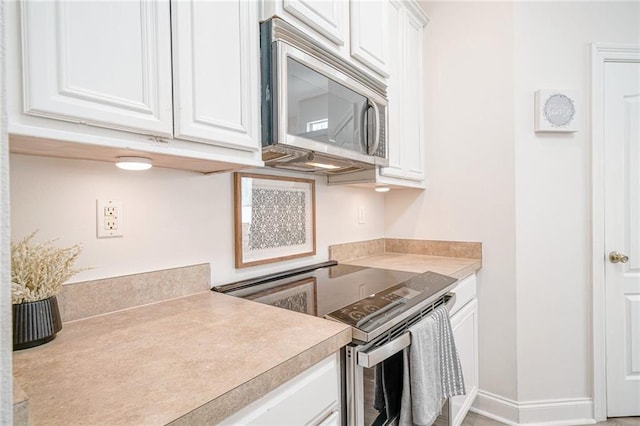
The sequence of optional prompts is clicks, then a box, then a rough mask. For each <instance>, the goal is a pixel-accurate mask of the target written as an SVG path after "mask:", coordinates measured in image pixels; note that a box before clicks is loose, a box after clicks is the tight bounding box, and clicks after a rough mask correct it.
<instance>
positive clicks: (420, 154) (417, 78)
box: [401, 13, 425, 180]
mask: <svg viewBox="0 0 640 426" xmlns="http://www.w3.org/2000/svg"><path fill="white" fill-rule="evenodd" d="M405 16H406V21H405V25H404V71H405V72H404V88H403V92H402V93H403V95H404V96H403V97H402V99H401V101H402V107H403V118H404V120H405V122H404V134H403V137H402V165H403V167H404V169H405V171H406V174H405V176H404V178H405V179H412V180H423V179H424V178H425V173H424V166H425V165H424V129H423V125H422V123H423V121H424V117H423V114H422V112H423V108H422V98H423V95H422V93H423V92H422V80H423V72H422V32H423V28H424V23H423V22H421V21H420V20H419V19H417V17H416V16H414V15H413V14H412V13H407V14H406V15H405Z"/></svg>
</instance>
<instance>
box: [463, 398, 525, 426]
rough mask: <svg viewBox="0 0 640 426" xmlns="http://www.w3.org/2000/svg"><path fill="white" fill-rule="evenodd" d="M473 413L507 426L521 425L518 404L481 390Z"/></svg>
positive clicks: (473, 407)
mask: <svg viewBox="0 0 640 426" xmlns="http://www.w3.org/2000/svg"><path fill="white" fill-rule="evenodd" d="M471 411H473V412H474V413H478V414H480V415H482V416H484V417H488V418H490V419H493V420H496V421H499V422H500V423H504V424H507V425H511V426H517V425H518V424H519V423H518V421H519V418H520V416H519V413H518V403H517V402H516V401H514V400H512V399H509V398H505V397H503V396H500V395H496V394H493V393H491V392H487V391H483V390H479V391H478V396H477V397H476V400H475V401H474V402H473V405H472V406H471Z"/></svg>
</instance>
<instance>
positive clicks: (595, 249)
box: [591, 43, 640, 422]
mask: <svg viewBox="0 0 640 426" xmlns="http://www.w3.org/2000/svg"><path fill="white" fill-rule="evenodd" d="M606 62H638V63H640V45H628V44H604V43H594V44H592V45H591V227H592V229H591V231H592V234H591V235H592V236H591V274H592V285H593V288H592V290H593V291H592V351H593V352H592V386H593V394H592V396H593V416H594V419H595V420H596V422H599V421H602V420H606V419H607V370H606V368H607V364H606V293H605V261H606V258H605V256H606V254H605V249H606V247H605V245H604V237H605V231H604V226H605V220H604V66H605V63H606Z"/></svg>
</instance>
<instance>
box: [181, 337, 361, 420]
mask: <svg viewBox="0 0 640 426" xmlns="http://www.w3.org/2000/svg"><path fill="white" fill-rule="evenodd" d="M350 342H351V329H350V328H345V329H344V330H343V331H341V332H340V333H338V334H335V335H334V336H332V337H330V338H328V339H326V340H325V341H323V342H321V343H319V344H317V345H315V346H313V347H311V348H309V349H307V350H306V351H303V352H302V353H300V354H298V355H297V356H294V357H292V358H289V359H288V360H286V361H284V362H282V363H281V364H279V365H277V366H275V367H273V368H271V369H270V370H268V371H265V372H264V373H262V374H260V375H258V376H256V377H255V378H253V379H251V380H249V381H247V382H245V383H243V384H242V385H240V386H238V387H236V388H234V389H231V390H229V391H228V392H227V393H225V394H223V395H221V396H219V397H218V398H216V399H215V400H213V401H210V402H209V403H207V404H204V405H202V406H200V407H198V408H196V409H195V410H193V411H191V412H189V413H186V414H185V415H183V416H182V417H179V418H178V419H176V420H174V421H173V422H171V423H169V424H170V425H172V426H182V425H184V426H187V425H192V424H215V423H218V422H220V421H222V420H224V419H225V418H227V417H229V416H230V415H232V414H234V413H235V412H237V411H238V410H241V409H243V408H244V407H246V406H248V405H250V404H251V403H253V402H255V401H257V400H259V399H260V398H261V397H263V396H265V395H267V394H268V393H269V392H271V391H272V390H274V389H276V388H278V387H279V386H280V385H282V384H284V383H286V382H287V381H289V380H291V379H293V378H294V377H296V376H297V375H299V374H301V373H303V372H304V371H305V370H307V369H309V368H311V367H312V366H313V365H315V364H317V363H318V362H320V361H322V360H323V359H325V358H326V357H328V356H330V355H331V354H333V353H335V352H336V351H338V350H340V349H341V348H342V347H344V346H345V345H347V344H348V343H350Z"/></svg>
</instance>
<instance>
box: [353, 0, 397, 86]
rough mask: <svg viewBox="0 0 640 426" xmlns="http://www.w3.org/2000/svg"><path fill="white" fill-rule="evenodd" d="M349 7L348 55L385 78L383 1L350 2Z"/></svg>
mask: <svg viewBox="0 0 640 426" xmlns="http://www.w3.org/2000/svg"><path fill="white" fill-rule="evenodd" d="M390 2H393V0H390ZM350 6H351V8H350V14H349V18H350V27H349V30H350V39H351V56H352V57H353V58H355V59H357V60H358V61H360V62H361V63H363V64H364V65H366V66H368V67H369V68H371V69H372V70H374V71H376V72H377V73H378V74H380V75H381V76H383V77H388V76H389V69H388V68H389V30H388V28H389V19H388V13H389V12H390V11H389V10H388V5H387V1H386V0H385V1H379V0H378V1H367V2H362V1H351V2H350ZM392 7H393V6H392Z"/></svg>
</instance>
